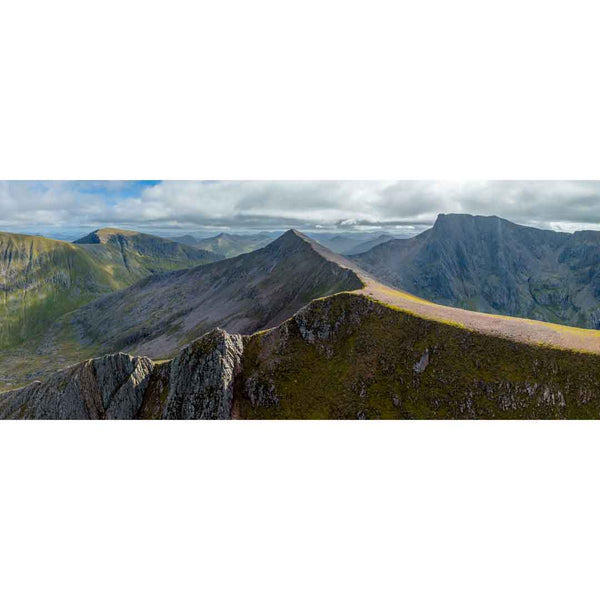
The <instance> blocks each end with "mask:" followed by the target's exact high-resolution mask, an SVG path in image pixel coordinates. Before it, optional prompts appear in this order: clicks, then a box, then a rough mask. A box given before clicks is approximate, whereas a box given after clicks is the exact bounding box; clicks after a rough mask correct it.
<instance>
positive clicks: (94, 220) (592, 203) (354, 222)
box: [0, 181, 600, 232]
mask: <svg viewBox="0 0 600 600" xmlns="http://www.w3.org/2000/svg"><path fill="white" fill-rule="evenodd" d="M126 184H127V182H69V181H62V182H61V181H58V182H6V181H4V182H0V227H2V226H3V227H5V228H6V227H9V228H12V229H15V228H16V229H18V228H23V229H24V228H28V229H31V228H34V227H39V228H43V227H47V228H50V227H61V226H73V227H83V228H94V227H98V226H104V225H117V226H123V227H124V226H127V227H131V228H139V229H144V228H149V227H152V228H153V229H154V230H157V229H160V228H165V229H167V228H168V229H177V228H180V229H182V230H183V229H187V230H193V229H202V228H204V229H210V228H220V229H227V228H230V229H234V230H235V229H257V230H260V229H278V230H279V229H285V228H288V227H298V228H304V229H311V228H318V229H321V230H323V229H331V230H354V229H355V230H364V229H369V228H371V229H373V230H378V229H405V230H412V231H415V232H418V231H421V230H423V229H425V228H426V227H428V226H430V225H431V224H432V223H433V221H434V220H435V218H436V215H437V214H438V213H441V212H445V213H448V212H463V213H471V214H484V215H491V214H495V215H498V216H501V217H504V218H507V219H510V220H513V221H515V222H518V223H521V224H524V225H534V226H538V227H547V228H554V229H565V230H574V229H583V228H590V227H591V228H600V182H597V181H487V182H482V181H462V182H461V181H454V182H453V181H450V182H444V181H387V182H385V181H211V182H201V181H165V182H162V183H159V184H157V185H154V186H152V187H148V188H146V189H144V190H140V191H139V193H137V195H133V196H130V195H125V196H123V197H121V196H119V195H118V191H119V190H120V189H125V188H127V185H126ZM90 190H92V191H93V193H92V194H90V193H89V191H90ZM103 190H106V192H107V193H106V196H103V194H102V191H103ZM115 194H116V195H115Z"/></svg>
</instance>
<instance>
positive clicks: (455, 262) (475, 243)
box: [352, 215, 600, 328]
mask: <svg viewBox="0 0 600 600" xmlns="http://www.w3.org/2000/svg"><path fill="white" fill-rule="evenodd" d="M599 256H600V235H599V234H598V232H592V231H584V232H578V233H576V234H572V235H571V234H568V233H560V232H556V231H545V230H541V229H535V228H533V227H522V226H520V225H516V224H515V223H511V222H510V221H506V220H504V219H500V218H498V217H477V216H471V215H440V216H439V217H438V219H437V221H436V222H435V225H434V226H433V228H432V229H429V230H427V231H425V232H423V233H422V234H420V235H418V236H416V237H414V238H410V239H406V240H392V241H389V242H386V243H383V244H381V245H378V246H376V247H375V248H373V249H372V250H369V251H368V252H365V253H363V254H360V255H358V256H353V257H352V259H353V260H354V261H355V262H356V263H357V264H359V265H360V266H361V267H362V268H363V269H365V270H366V271H369V272H370V273H373V274H374V275H375V276H376V277H377V278H378V279H380V280H381V281H384V282H386V283H389V284H391V285H393V286H395V287H398V288H400V289H403V290H406V291H408V292H410V293H413V294H416V295H418V296H420V297H423V298H426V299H427V300H431V301H433V302H437V303H440V304H446V305H449V306H456V307H461V308H467V309H470V310H477V311H483V312H489V313H497V314H504V315H512V316H518V317H528V318H533V319H538V320H543V321H549V322H553V323H562V324H565V325H573V326H577V327H588V328H598V327H599V326H600V311H599V310H598V298H599V297H600V263H599V262H598V260H597V259H598V257H599Z"/></svg>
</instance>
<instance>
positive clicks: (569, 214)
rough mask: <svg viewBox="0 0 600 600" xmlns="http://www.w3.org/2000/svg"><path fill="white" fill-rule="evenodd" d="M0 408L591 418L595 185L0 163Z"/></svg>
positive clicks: (598, 310)
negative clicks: (19, 172)
mask: <svg viewBox="0 0 600 600" xmlns="http://www.w3.org/2000/svg"><path fill="white" fill-rule="evenodd" d="M0 209H1V212H0V229H1V230H2V231H1V232H0V283H1V285H2V305H1V307H0V315H1V317H0V418H2V419H591V418H598V417H599V416H600V380H598V378H597V377H595V375H594V374H595V373H597V372H598V370H599V369H600V220H598V215H599V214H600V210H599V209H600V182H595V181H449V182H445V181H168V180H167V181H113V180H110V181H2V182H0Z"/></svg>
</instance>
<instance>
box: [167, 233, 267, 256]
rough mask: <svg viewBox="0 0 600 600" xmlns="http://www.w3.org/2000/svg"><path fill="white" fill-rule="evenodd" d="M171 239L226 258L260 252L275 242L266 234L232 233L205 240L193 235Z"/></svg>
mask: <svg viewBox="0 0 600 600" xmlns="http://www.w3.org/2000/svg"><path fill="white" fill-rule="evenodd" d="M171 239H172V240H174V241H176V242H179V243H180V244H187V245H188V246H193V247H194V248H199V249H202V250H207V251H209V252H213V253H215V254H220V255H221V256H223V257H224V258H232V257H234V256H238V255H240V254H245V253H247V252H252V251H253V250H258V249H259V248H263V247H264V246H266V245H267V244H269V243H270V242H272V241H273V238H271V237H269V236H267V235H264V234H258V235H236V234H232V233H220V234H219V235H216V236H214V237H210V238H204V239H197V238H195V237H194V236H192V235H184V236H179V237H174V238H171Z"/></svg>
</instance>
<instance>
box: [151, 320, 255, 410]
mask: <svg viewBox="0 0 600 600" xmlns="http://www.w3.org/2000/svg"><path fill="white" fill-rule="evenodd" d="M243 351H244V344H243V341H242V336H241V335H229V334H228V333H227V332H225V331H223V330H222V329H215V330H213V331H211V332H210V333H207V334H206V335H204V336H202V337H201V338H200V339H199V340H196V341H195V342H193V343H192V344H190V345H189V346H188V347H187V348H184V349H183V350H182V351H181V352H180V353H179V355H178V356H177V357H176V358H175V359H173V361H172V362H171V367H170V372H169V393H168V396H167V399H166V402H165V407H164V409H163V412H162V417H163V418H165V419H230V418H231V408H232V404H233V386H234V378H235V376H236V375H237V374H238V373H239V371H240V365H241V359H242V353H243Z"/></svg>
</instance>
